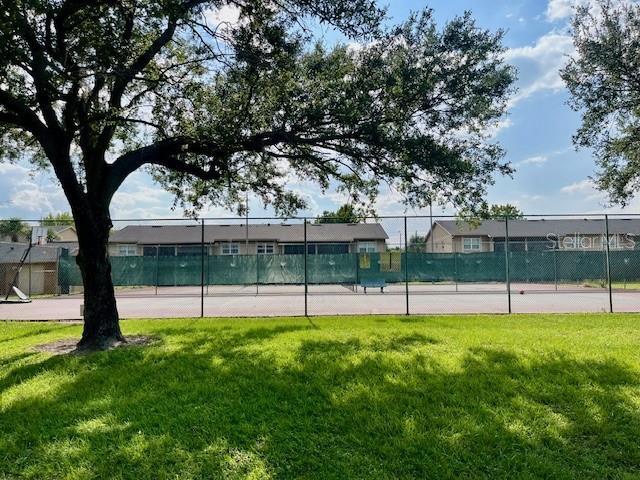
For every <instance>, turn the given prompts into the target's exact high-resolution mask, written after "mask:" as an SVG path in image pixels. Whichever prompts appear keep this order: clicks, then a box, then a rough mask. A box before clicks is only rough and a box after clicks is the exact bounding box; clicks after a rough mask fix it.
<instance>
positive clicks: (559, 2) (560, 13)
mask: <svg viewBox="0 0 640 480" xmlns="http://www.w3.org/2000/svg"><path fill="white" fill-rule="evenodd" d="M578 3H584V2H581V1H580V0H549V3H548V4H547V11H546V16H547V20H549V21H551V22H553V21H556V20H562V19H563V18H567V17H569V16H571V14H572V13H573V9H574V8H575V6H576V5H577V4H578Z"/></svg>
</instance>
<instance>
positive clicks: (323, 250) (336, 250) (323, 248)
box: [316, 243, 349, 255]
mask: <svg viewBox="0 0 640 480" xmlns="http://www.w3.org/2000/svg"><path fill="white" fill-rule="evenodd" d="M316 247H317V252H318V255H344V254H346V253H349V244H347V243H324V244H323V243H319V244H318V245H317V246H316Z"/></svg>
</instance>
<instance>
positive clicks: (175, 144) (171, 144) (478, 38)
mask: <svg viewBox="0 0 640 480" xmlns="http://www.w3.org/2000/svg"><path fill="white" fill-rule="evenodd" d="M0 2H1V5H2V7H1V9H0V129H1V132H0V134H1V135H2V141H1V143H0V146H1V148H2V155H3V158H4V159H12V158H14V157H16V156H19V154H23V153H24V151H28V152H29V154H30V158H31V159H32V162H33V163H34V164H36V165H37V166H41V167H42V168H51V169H53V171H54V172H55V175H56V177H57V179H58V180H59V182H60V185H61V187H62V189H63V190H64V193H65V195H66V198H67V199H68V201H69V205H70V206H71V210H72V212H73V217H74V220H75V225H76V228H77V233H78V240H79V244H80V248H79V255H78V258H77V262H78V265H79V268H80V270H81V272H82V278H83V282H84V296H85V319H84V320H85V321H84V332H83V335H82V339H81V341H80V343H79V346H80V347H84V348H95V347H105V346H108V345H109V344H111V343H113V342H116V341H120V340H123V338H122V334H121V331H120V327H119V322H118V312H117V309H116V302H115V297H114V290H113V285H112V281H111V274H110V264H109V257H108V249H107V243H108V237H109V230H110V228H111V219H110V213H109V205H110V202H111V199H112V197H113V195H114V194H115V193H116V192H117V191H118V188H119V187H120V186H121V185H122V183H123V182H124V181H125V179H126V178H127V177H128V176H129V175H130V174H131V173H132V172H134V171H136V170H138V169H140V168H143V167H144V168H147V169H148V170H149V171H150V172H151V174H152V175H153V176H154V178H155V179H156V180H157V181H158V182H159V183H160V184H162V185H163V186H164V187H166V188H167V189H169V190H170V191H171V192H173V193H174V194H175V196H176V201H177V202H178V204H180V205H182V206H184V207H185V208H186V209H188V210H189V211H191V210H192V209H194V211H195V210H197V209H198V208H199V207H201V206H202V205H203V204H204V203H205V202H211V203H213V204H216V205H227V206H230V205H237V204H239V203H241V199H242V198H244V193H245V192H248V191H251V192H254V193H255V194H257V195H258V196H259V197H261V198H262V199H263V200H264V202H265V203H268V204H271V205H273V206H274V207H275V209H276V210H277V211H278V212H279V213H281V214H283V215H286V214H290V213H291V212H293V211H295V210H296V209H299V208H301V207H303V206H304V202H303V201H302V200H301V199H300V198H298V197H297V196H296V195H295V194H294V193H292V192H290V191H288V190H287V182H286V178H288V176H290V175H295V176H297V177H300V178H303V179H306V180H311V181H314V182H317V183H318V184H319V185H321V186H322V187H323V188H325V189H326V188H329V186H338V188H340V189H343V190H344V191H345V192H347V193H348V194H349V195H350V196H351V198H352V200H353V201H355V202H361V203H363V202H366V201H367V200H368V199H371V198H373V197H374V196H375V194H376V192H377V189H378V185H379V184H380V183H381V182H385V183H388V184H391V185H393V186H394V187H395V188H397V189H399V190H400V191H402V192H403V193H404V195H405V197H406V199H407V202H409V203H411V204H413V205H416V206H421V205H426V204H427V203H428V202H429V200H430V199H431V198H434V197H438V198H440V199H441V200H443V201H450V202H453V203H454V204H457V205H473V204H474V203H476V202H478V201H479V200H480V199H481V197H482V196H483V194H484V193H485V189H486V186H487V185H488V184H490V183H491V181H492V177H493V176H494V175H495V174H496V173H508V172H509V171H510V168H509V166H508V165H507V164H505V163H504V161H503V159H502V158H503V151H502V149H501V148H500V146H499V145H496V144H494V143H492V141H491V138H490V132H491V131H492V129H494V128H495V126H496V125H497V123H498V122H499V120H500V118H501V116H502V115H503V113H504V110H505V105H506V101H507V99H508V96H509V94H510V92H511V88H512V84H513V80H514V72H513V70H512V68H511V67H509V66H508V65H505V64H504V63H503V59H502V53H503V46H502V32H497V33H491V32H488V31H485V30H482V29H480V28H478V27H477V26H476V25H475V23H474V21H473V19H472V18H471V16H470V15H469V14H465V15H464V16H462V17H459V18H456V19H454V20H452V21H451V22H449V23H448V24H446V25H445V26H444V27H442V28H440V29H439V28H438V27H437V26H436V24H435V22H434V21H433V19H432V16H431V13H430V12H429V11H425V12H423V13H421V14H419V15H415V16H413V17H412V18H410V19H409V20H408V21H406V22H405V23H403V24H402V25H399V26H397V27H394V28H388V27H382V25H383V24H384V15H385V12H384V11H382V10H380V9H379V8H377V7H376V5H375V3H374V2H373V1H372V0H0ZM230 7H232V8H235V9H237V10H239V12H240V16H239V20H238V22H237V23H236V22H234V24H229V23H227V22H221V21H219V20H216V15H217V13H218V12H220V11H222V9H224V11H228V9H229V8H230ZM317 23H322V24H324V25H328V26H329V27H330V28H332V29H335V30H337V31H338V32H341V34H343V35H344V37H345V38H346V39H348V42H347V44H345V45H335V46H331V47H327V46H323V45H322V44H320V43H317V42H315V41H314V35H313V32H314V28H312V27H314V26H315V25H316V24H317Z"/></svg>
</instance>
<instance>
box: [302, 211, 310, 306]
mask: <svg viewBox="0 0 640 480" xmlns="http://www.w3.org/2000/svg"><path fill="white" fill-rule="evenodd" d="M303 221H304V316H305V317H308V316H309V304H308V301H309V299H308V295H309V280H308V276H307V275H308V270H307V268H308V265H307V256H308V253H309V252H308V246H307V219H306V217H305V218H304V219H303Z"/></svg>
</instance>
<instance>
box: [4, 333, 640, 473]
mask: <svg viewBox="0 0 640 480" xmlns="http://www.w3.org/2000/svg"><path fill="white" fill-rule="evenodd" d="M309 328H310V327H309V326H304V327H300V326H285V327H276V328H268V327H264V328H256V329H251V330H248V331H245V332H243V333H237V330H225V331H221V330H219V331H213V330H212V331H208V332H204V333H203V332H202V330H198V328H197V326H196V327H194V328H190V327H189V328H179V329H164V330H162V331H161V334H162V335H163V336H164V337H165V339H166V340H167V344H168V343H170V342H174V343H175V344H176V345H177V346H175V348H174V349H168V348H158V347H132V348H128V349H122V350H118V351H113V352H107V353H98V354H94V355H87V356H75V357H53V358H49V359H46V360H44V361H41V362H39V363H37V364H32V365H27V366H19V367H17V368H16V369H15V370H14V371H12V372H11V373H10V374H9V375H8V376H7V377H6V378H5V379H4V381H3V382H2V383H1V384H0V392H1V393H0V395H3V396H2V397H0V405H1V407H2V410H1V413H2V415H1V416H0V434H1V435H0V452H3V453H2V454H1V455H2V457H0V458H1V459H2V461H1V462H0V476H1V475H2V474H4V475H8V476H11V475H16V476H17V475H20V476H26V477H29V476H32V477H34V478H35V477H39V478H43V477H59V476H64V475H70V476H75V477H83V476H86V477H96V478H107V477H109V478H114V477H124V478H160V477H169V476H179V477H194V478H245V477H247V476H252V475H253V477H254V478H265V477H268V476H273V477H279V478H301V477H303V478H304V477H306V478H459V477H474V478H475V477H485V478H513V477H553V478H562V477H565V478H577V477H579V478H587V477H591V478H604V477H615V476H622V475H623V474H625V473H636V474H637V473H638V472H639V470H638V469H639V466H640V448H639V447H638V445H637V434H638V432H640V414H639V413H638V410H637V403H634V399H633V398H632V395H635V396H636V397H635V398H636V399H637V394H638V389H639V388H640V381H639V379H638V376H637V374H636V372H634V371H633V370H631V369H629V367H627V366H625V365H622V364H620V363H618V362H616V361H615V360H603V361H587V360H576V359H573V358H571V357H568V356H566V355H563V354H561V353H554V354H552V355H547V356H537V357H525V358H523V357H522V356H518V355H516V354H514V353H513V352H510V351H507V350H500V349H492V348H475V349H471V350H469V351H467V352H466V354H465V355H464V358H463V360H462V362H458V363H457V364H455V365H451V364H448V363H447V362H446V361H445V359H443V358H442V357H441V356H439V355H438V354H436V353H435V352H434V349H436V348H438V342H437V340H436V339H434V338H430V337H425V336H423V335H421V334H419V333H415V334H409V335H404V336H402V335H399V336H396V337H391V338H389V337H388V336H386V337H383V336H380V337H373V338H371V337H352V338H347V339H344V340H342V341H335V340H327V339H326V338H325V337H323V338H317V339H316V338H313V336H312V333H313V332H312V331H309V332H306V331H305V330H307V329H309ZM299 333H304V337H297V336H296V335H297V334H299ZM305 337H309V338H305ZM164 346H167V345H163V347H164ZM47 376H49V377H50V378H51V379H53V380H55V379H56V378H59V381H57V383H58V385H57V388H56V389H55V391H54V392H53V393H51V394H50V395H46V396H43V395H39V394H38V391H32V390H29V387H30V386H32V385H34V384H36V385H37V384H38V382H39V381H41V380H42V379H43V378H45V379H46V378H48V377H47ZM57 376H58V377H57Z"/></svg>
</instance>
